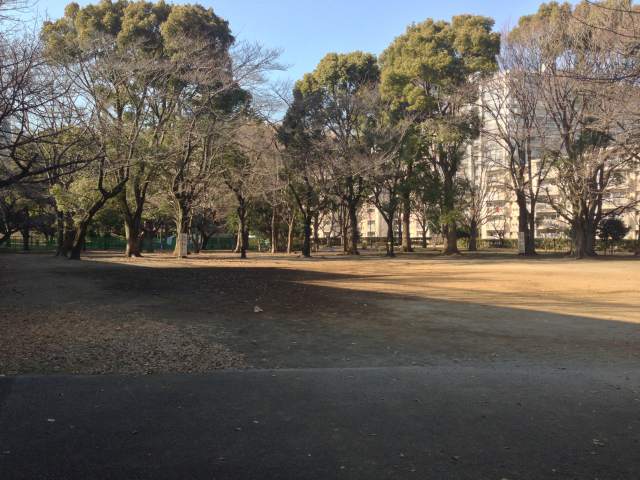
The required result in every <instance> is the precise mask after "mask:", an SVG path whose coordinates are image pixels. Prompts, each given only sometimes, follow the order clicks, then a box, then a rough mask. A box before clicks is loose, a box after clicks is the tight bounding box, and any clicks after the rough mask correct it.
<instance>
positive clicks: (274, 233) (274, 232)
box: [271, 207, 278, 253]
mask: <svg viewBox="0 0 640 480" xmlns="http://www.w3.org/2000/svg"><path fill="white" fill-rule="evenodd" d="M277 251H278V217H277V211H276V207H273V209H272V210H271V253H276V252H277Z"/></svg>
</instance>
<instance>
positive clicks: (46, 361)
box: [0, 253, 640, 374]
mask: <svg viewBox="0 0 640 480" xmlns="http://www.w3.org/2000/svg"><path fill="white" fill-rule="evenodd" d="M255 307H259V309H261V310H262V311H260V312H255V311H254V309H255ZM639 324H640V261H638V260H637V259H633V258H616V259H606V258H603V259H597V260H589V261H580V262H578V261H574V260H570V259H563V258H557V257H555V258H554V257H546V258H545V257H541V258H536V259H520V258H517V257H515V256H512V255H505V254H502V255H500V254H477V255H464V256H462V257H456V258H443V257H439V256H436V255H435V254H415V255H405V256H399V257H398V258H396V259H384V258H380V257H378V256H372V255H363V256H361V257H359V258H350V257H343V256H338V255H334V254H321V255H319V256H318V258H314V259H311V260H304V259H301V258H298V257H287V256H270V255H256V254H254V255H252V258H250V259H249V260H246V261H241V260H239V259H237V258H235V257H234V256H231V255H229V254H222V253H215V254H213V253H211V254H200V255H195V256H193V257H192V258H189V259H188V260H177V259H173V258H171V257H169V256H166V255H163V254H151V255H148V256H146V257H145V258H141V259H131V260H129V259H125V258H123V257H122V256H119V255H115V254H107V253H93V254H89V255H88V256H87V257H86V259H85V260H84V261H81V262H70V261H67V260H64V259H56V258H52V257H50V256H48V255H42V254H40V255H35V254H32V255H15V254H14V255H11V254H6V255H0V331H2V335H1V336H0V373H1V374H26V373H29V374H34V373H90V374H94V373H159V372H165V373H169V372H174V373H180V372H207V371H211V370H214V369H219V368H247V367H249V368H316V367H371V366H374V367H379V366H416V365H418V366H424V365H449V364H462V365H466V364H468V365H474V366H475V365H478V364H483V365H484V364H496V363H497V364H500V365H518V366H522V365H541V366H552V367H558V368H564V367H567V366H581V367H590V366H593V367H597V366H603V367H606V366H609V365H616V366H624V365H628V366H631V367H633V366H637V365H639V364H640V325H639Z"/></svg>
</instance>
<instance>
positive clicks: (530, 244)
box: [516, 191, 536, 255]
mask: <svg viewBox="0 0 640 480" xmlns="http://www.w3.org/2000/svg"><path fill="white" fill-rule="evenodd" d="M516 203H517V204H518V233H522V234H523V235H524V253H521V255H535V253H536V252H535V241H534V240H533V239H532V234H531V229H530V224H529V210H528V209H527V197H526V196H525V194H524V192H521V191H516Z"/></svg>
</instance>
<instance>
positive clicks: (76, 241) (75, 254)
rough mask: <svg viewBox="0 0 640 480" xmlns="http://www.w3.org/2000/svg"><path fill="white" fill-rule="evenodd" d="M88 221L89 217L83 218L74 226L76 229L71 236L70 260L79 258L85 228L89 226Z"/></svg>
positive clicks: (85, 234)
mask: <svg viewBox="0 0 640 480" xmlns="http://www.w3.org/2000/svg"><path fill="white" fill-rule="evenodd" d="M90 221H91V220H90V219H89V220H87V219H83V220H82V221H81V222H79V223H78V225H77V226H76V231H75V235H74V238H73V246H72V247H71V252H70V253H69V259H70V260H80V254H81V253H82V249H83V247H84V243H85V237H86V236H87V228H88V227H89V222H90Z"/></svg>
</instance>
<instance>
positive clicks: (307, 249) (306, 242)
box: [302, 215, 311, 258]
mask: <svg viewBox="0 0 640 480" xmlns="http://www.w3.org/2000/svg"><path fill="white" fill-rule="evenodd" d="M302 256H303V257H305V258H311V216H309V215H305V216H304V238H303V241H302Z"/></svg>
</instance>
